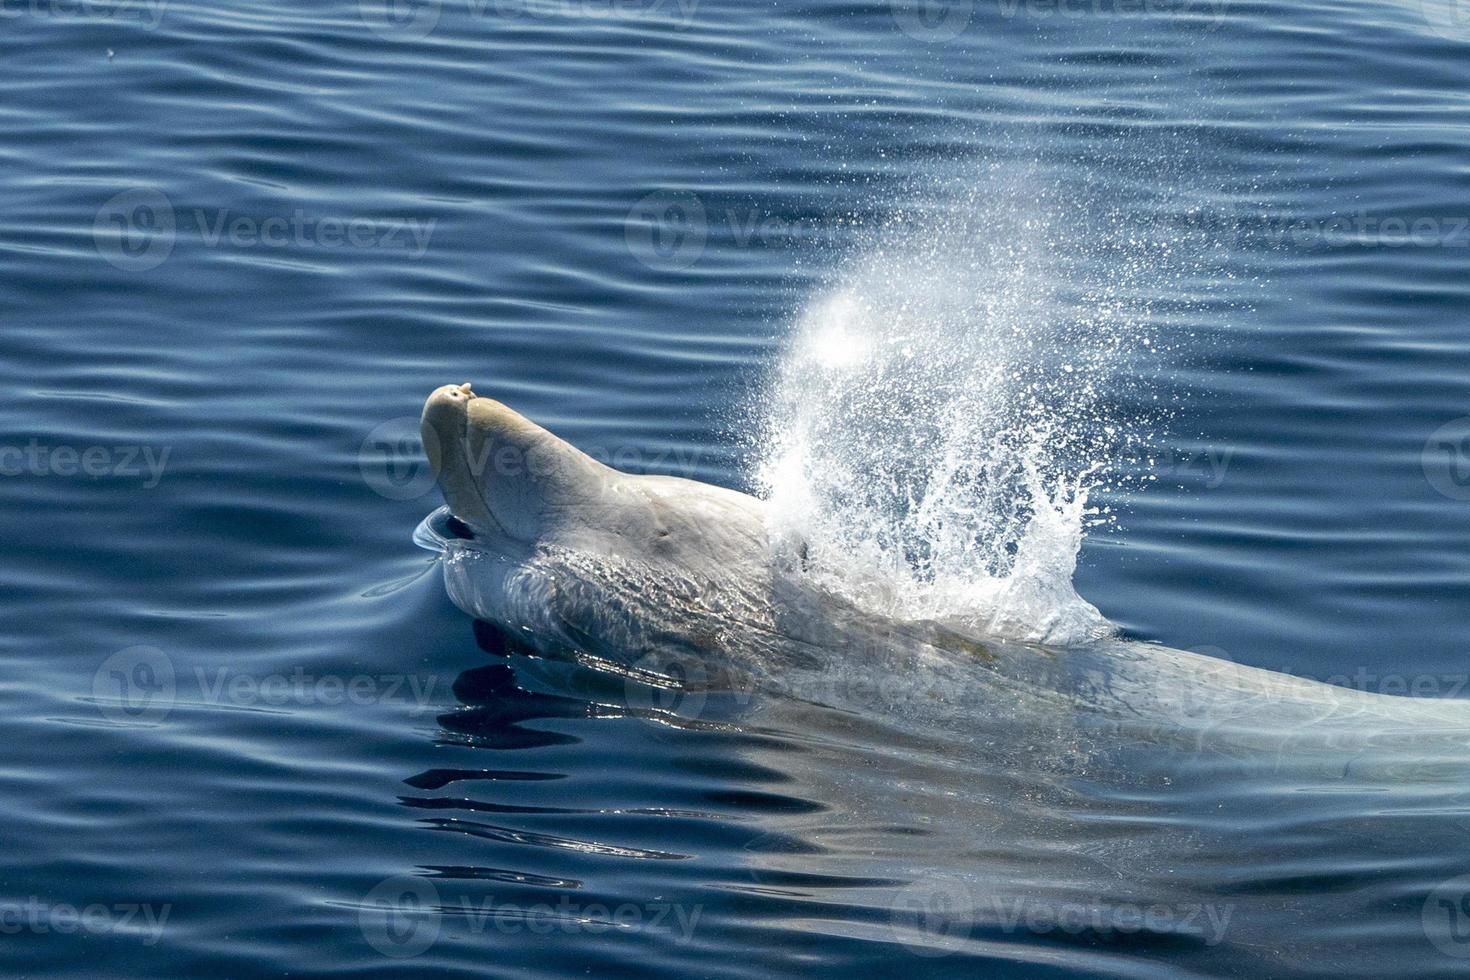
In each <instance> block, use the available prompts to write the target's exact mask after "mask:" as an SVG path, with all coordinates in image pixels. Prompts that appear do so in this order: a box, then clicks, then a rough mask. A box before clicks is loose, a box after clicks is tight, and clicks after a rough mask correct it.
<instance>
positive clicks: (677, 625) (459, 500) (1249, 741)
mask: <svg viewBox="0 0 1470 980" xmlns="http://www.w3.org/2000/svg"><path fill="white" fill-rule="evenodd" d="M422 434H423V440H424V445H425V451H426V453H427V455H428V457H429V461H430V463H431V465H432V466H433V468H434V471H435V473H436V475H437V478H438V482H439V487H440V489H441V490H442V492H443V495H444V499H445V501H446V504H447V510H448V515H446V516H447V517H452V522H451V523H450V524H444V525H442V527H441V529H440V530H439V531H437V532H436V531H435V527H436V525H434V524H433V523H432V522H429V521H426V522H425V525H424V531H423V534H422V535H421V543H424V544H426V546H429V547H433V548H436V549H438V550H441V551H443V553H444V556H445V560H444V580H445V583H446V587H447V590H448V593H449V596H450V598H451V600H452V601H453V602H454V603H455V604H456V605H457V606H459V608H460V609H462V610H464V611H465V612H466V613H468V614H470V615H471V616H474V617H477V618H479V619H483V620H486V621H489V622H491V623H494V624H496V625H498V626H500V627H501V628H503V629H505V630H507V631H508V632H510V633H511V634H514V635H517V636H519V637H521V638H522V639H524V640H525V641H526V642H527V643H529V644H530V645H532V646H534V647H541V648H560V649H565V648H568V647H570V648H574V649H577V650H579V651H581V652H584V653H588V654H591V655H594V656H596V657H599V658H602V659H605V660H607V661H609V662H613V663H623V664H627V663H630V662H632V661H635V660H639V659H642V658H645V657H647V656H648V655H649V654H650V653H652V652H656V651H662V652H664V653H665V654H669V655H676V656H685V657H688V658H693V659H697V660H698V661H700V662H701V664H702V665H703V666H704V667H705V668H706V669H707V670H709V671H711V672H713V671H716V670H726V669H734V670H738V671H740V672H742V673H744V674H746V675H748V676H749V677H753V678H755V681H754V683H756V684H759V685H770V686H772V687H774V688H775V689H785V690H788V691H789V690H792V689H794V685H796V684H797V683H798V682H799V683H802V684H809V685H812V688H802V689H803V690H809V689H820V688H821V681H820V678H821V676H822V675H823V674H824V673H825V672H828V671H830V670H831V669H832V668H833V667H834V665H836V666H837V667H838V668H839V669H840V670H842V671H844V672H847V673H849V674H852V673H863V672H870V673H871V674H872V675H874V677H875V678H879V679H881V678H884V677H891V676H893V675H894V673H895V672H902V673H904V675H905V676H908V677H910V678H912V677H913V676H914V675H915V673H916V672H917V673H922V674H923V676H924V678H925V684H924V685H923V686H924V688H925V689H926V690H927V691H929V692H930V693H931V694H933V693H935V692H940V694H941V696H940V697H939V698H937V700H938V701H941V702H944V701H947V702H949V709H950V710H952V711H954V712H956V713H963V712H966V711H969V710H971V709H972V707H973V705H974V699H975V698H985V699H986V701H987V702H988V703H989V708H988V710H997V709H998V707H999V706H1000V705H1004V706H1005V707H1004V710H1009V711H1019V710H1022V708H1021V707H1020V706H1021V705H1022V704H1025V705H1027V706H1028V708H1027V709H1026V710H1028V711H1031V710H1035V711H1042V712H1053V713H1058V712H1063V711H1065V712H1066V713H1068V714H1072V713H1075V712H1077V711H1088V712H1092V713H1094V714H1099V715H1102V716H1112V717H1114V718H1116V719H1119V720H1120V721H1121V722H1122V723H1124V724H1126V725H1129V726H1136V725H1140V724H1142V725H1145V726H1147V727H1148V728H1149V729H1150V730H1151V731H1160V730H1168V731H1171V732H1172V733H1173V734H1174V736H1175V737H1177V738H1180V739H1183V740H1184V741H1185V742H1193V743H1196V744H1198V743H1199V742H1200V741H1201V740H1206V739H1216V740H1219V739H1224V740H1225V744H1228V745H1229V746H1231V747H1232V749H1233V750H1239V749H1244V748H1246V747H1248V746H1252V745H1254V746H1256V747H1258V748H1261V747H1264V748H1269V749H1271V750H1272V751H1274V752H1277V753H1284V752H1288V751H1291V750H1292V749H1293V747H1296V748H1299V749H1306V748H1309V747H1316V748H1323V747H1327V746H1339V747H1341V746H1343V745H1353V746H1356V747H1358V749H1360V750H1361V749H1363V748H1364V747H1367V746H1370V745H1371V744H1373V743H1374V742H1387V743H1396V742H1398V741H1400V740H1401V739H1402V738H1403V737H1404V736H1405V735H1406V734H1416V735H1419V736H1422V737H1423V738H1425V739H1439V740H1447V742H1448V745H1446V746H1445V747H1446V748H1453V749H1454V750H1455V751H1463V750H1464V749H1465V748H1467V747H1470V706H1467V705H1466V704H1464V703H1463V702H1461V701H1458V700H1452V699H1432V698H1407V697H1400V696H1393V695H1383V694H1376V693H1371V692H1366V691H1357V690H1350V689H1347V688H1342V687H1337V686H1332V685H1328V684H1323V683H1319V682H1316V681H1313V680H1308V679H1305V678H1299V677H1294V676H1291V675H1286V674H1280V673H1276V672H1272V671H1267V670H1263V669H1260V668H1256V667H1251V666H1247V665H1243V664H1236V663H1233V662H1230V661H1226V660H1221V659H1217V658H1214V657H1210V656H1205V655H1202V654H1196V653H1191V652H1188V651H1182V650H1174V649H1170V648H1167V647H1163V646H1160V645H1157V644H1151V643H1142V642H1136V641H1131V640H1125V639H1122V638H1120V637H1117V636H1105V637H1100V638H1098V639H1097V640H1096V641H1095V642H1091V643H1088V644H1086V645H1085V646H1082V647H1076V648H1051V647H1044V646H1041V645H1039V644H1036V643H1024V642H1016V641H1014V640H1008V639H1007V638H1005V637H999V636H988V635H983V634H982V633H981V632H979V631H978V630H977V629H976V628H975V627H974V625H973V624H965V623H955V622H895V621H892V620H885V619H882V618H880V617H877V616H875V615H871V614H868V613H866V612H864V611H862V610H859V609H856V608H854V607H853V606H852V605H851V604H850V603H847V602H845V601H843V600H841V599H839V598H837V597H835V596H833V595H830V594H828V593H825V592H823V591H822V590H821V589H819V588H817V587H815V586H813V585H812V584H811V582H810V579H809V578H808V577H807V576H804V575H803V574H802V571H803V568H802V565H803V560H804V549H803V546H802V545H801V543H800V542H799V541H791V540H780V539H776V538H774V537H773V536H772V535H771V534H770V533H769V532H768V526H767V520H766V513H765V503H764V502H763V501H761V500H759V499H757V498H756V497H753V496H750V495H748V494H744V493H740V492H737V491H734V490H730V489H726V488H723V487H716V486H711V485H709V484H705V483H701V482H698V481H695V480H689V479H682V478H678V477H671V476H640V475H631V474H627V473H623V472H621V471H618V470H616V469H613V468H611V467H609V466H606V465H604V464H602V463H600V462H598V461H596V460H594V459H592V458H591V457H590V456H588V455H586V454H585V453H583V452H581V451H580V450H578V449H577V448H575V447H574V446H572V445H570V444H569V443H567V442H565V441H563V440H562V439H560V438H558V437H557V436H555V435H553V434H552V433H551V432H549V431H547V430H546V429H544V428H542V427H541V426H539V425H537V424H535V423H534V422H532V421H530V420H529V419H526V418H525V417H523V416H521V415H520V414H518V413H516V412H515V411H513V410H512V409H510V408H508V407H507V406H505V405H503V404H501V403H500V402H498V401H495V400H493V399H491V398H486V397H482V396H479V395H476V394H475V393H474V391H473V390H472V387H471V385H470V384H459V385H454V384H451V385H445V386H443V387H441V388H438V389H437V390H435V391H434V392H433V393H432V394H431V395H430V396H429V398H428V401H427V402H426V404H425V406H424V411H423V419H422ZM977 668H979V669H978V670H977ZM977 688H983V689H984V690H979V689H977ZM1000 690H1004V691H1006V692H1008V693H1007V696H1006V697H1005V698H994V697H993V695H994V694H995V692H996V691H1000ZM987 692H988V693H989V694H990V695H992V697H986V695H987ZM929 700H930V701H931V702H934V701H935V700H936V699H935V698H933V697H931V698H929ZM927 708H928V709H929V710H931V711H932V710H943V709H942V707H940V706H938V705H936V704H934V703H930V704H929V705H927ZM1053 720H1054V721H1056V720H1058V719H1057V718H1055V717H1054V718H1053ZM1331 764H1332V765H1337V764H1338V763H1337V762H1336V761H1333V762H1332V763H1331Z"/></svg>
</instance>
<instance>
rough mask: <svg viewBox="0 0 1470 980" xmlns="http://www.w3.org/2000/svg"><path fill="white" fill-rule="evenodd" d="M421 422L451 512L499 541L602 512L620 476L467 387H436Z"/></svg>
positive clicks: (523, 538) (526, 541)
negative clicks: (570, 516) (612, 486)
mask: <svg viewBox="0 0 1470 980" xmlns="http://www.w3.org/2000/svg"><path fill="white" fill-rule="evenodd" d="M420 425H421V430H422V434H423V441H424V451H425V453H426V454H427V456H428V457H429V463H430V465H431V466H432V467H433V468H434V473H435V476H436V477H437V478H438V481H439V488H440V490H441V491H442V492H443V494H444V500H445V503H447V504H448V505H449V510H450V512H451V513H452V514H453V515H454V516H455V517H456V518H458V519H459V520H460V521H462V522H463V523H464V524H466V525H468V526H469V528H470V529H471V530H472V531H474V532H475V534H476V536H477V537H485V538H488V539H492V540H495V541H498V542H500V543H505V544H510V543H515V544H521V545H530V544H534V543H535V542H537V541H538V540H540V539H542V538H543V537H545V536H546V535H547V534H548V532H550V531H551V530H552V529H553V528H554V527H555V526H556V525H558V524H560V523H562V522H564V520H565V518H566V517H567V515H571V514H578V515H584V514H586V513H588V512H590V511H596V510H598V509H600V505H601V503H602V501H603V500H604V498H605V497H606V495H607V491H608V488H609V484H610V483H611V482H612V480H613V479H614V478H616V477H617V476H619V474H618V473H617V471H615V470H612V469H611V468H609V467H607V466H604V465H602V464H601V463H599V462H597V461H596V460H595V459H593V458H592V457H590V456H588V455H586V454H585V453H583V452H582V451H581V450H579V449H577V448H576V447H574V446H572V445H571V444H569V443H567V442H565V441H563V440H561V439H559V438H557V437H556V436H554V435H552V434H551V433H550V432H548V431H546V430H545V429H543V428H541V426H539V425H537V424H536V423H534V422H532V421H531V420H530V419H527V418H526V417H525V416H523V415H520V414H519V413H517V412H515V411H513V410H511V409H509V408H507V407H506V406H505V405H502V404H501V403H500V402H498V401H496V400H494V399H493V398H483V397H481V396H479V395H476V394H475V393H474V391H473V390H472V389H471V387H470V385H469V384H460V385H444V386H443V387H441V388H438V389H436V390H435V391H434V393H433V394H431V395H430V396H429V398H428V401H427V402H425V403H424V413H423V418H422V421H421V423H420Z"/></svg>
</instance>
